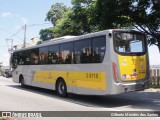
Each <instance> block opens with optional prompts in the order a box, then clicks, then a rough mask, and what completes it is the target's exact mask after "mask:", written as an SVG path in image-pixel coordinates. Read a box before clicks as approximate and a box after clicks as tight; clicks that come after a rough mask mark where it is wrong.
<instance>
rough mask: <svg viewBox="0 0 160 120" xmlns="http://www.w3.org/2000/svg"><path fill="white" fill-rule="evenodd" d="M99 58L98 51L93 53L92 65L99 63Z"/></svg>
mask: <svg viewBox="0 0 160 120" xmlns="http://www.w3.org/2000/svg"><path fill="white" fill-rule="evenodd" d="M100 62H101V57H100V55H99V54H98V51H93V63H100Z"/></svg>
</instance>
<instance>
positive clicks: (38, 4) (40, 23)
mask: <svg viewBox="0 0 160 120" xmlns="http://www.w3.org/2000/svg"><path fill="white" fill-rule="evenodd" d="M55 3H64V4H65V5H67V6H71V1H70V0H0V62H3V65H4V66H8V65H9V56H10V55H9V53H8V47H10V43H11V38H12V39H13V45H17V44H23V40H24V27H23V26H24V25H25V24H27V26H28V27H27V31H26V40H27V42H31V39H32V38H34V37H39V31H40V30H41V29H44V28H48V27H51V26H52V24H51V23H50V22H48V21H45V18H46V13H47V12H48V11H49V10H50V8H51V6H52V5H53V4H55ZM15 34H16V36H15ZM7 39H8V40H7ZM6 40H7V42H6Z"/></svg>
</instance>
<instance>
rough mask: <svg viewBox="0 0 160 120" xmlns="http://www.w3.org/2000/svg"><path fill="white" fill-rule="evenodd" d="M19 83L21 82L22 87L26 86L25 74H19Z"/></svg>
mask: <svg viewBox="0 0 160 120" xmlns="http://www.w3.org/2000/svg"><path fill="white" fill-rule="evenodd" d="M19 83H20V84H21V87H25V83H24V77H23V75H20V76H19Z"/></svg>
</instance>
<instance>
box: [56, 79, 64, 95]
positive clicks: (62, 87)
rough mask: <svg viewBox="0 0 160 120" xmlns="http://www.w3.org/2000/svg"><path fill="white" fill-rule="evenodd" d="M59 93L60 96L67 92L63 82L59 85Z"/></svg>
mask: <svg viewBox="0 0 160 120" xmlns="http://www.w3.org/2000/svg"><path fill="white" fill-rule="evenodd" d="M58 91H59V93H60V94H63V93H64V91H65V86H64V84H63V83H62V82H60V83H59V86H58Z"/></svg>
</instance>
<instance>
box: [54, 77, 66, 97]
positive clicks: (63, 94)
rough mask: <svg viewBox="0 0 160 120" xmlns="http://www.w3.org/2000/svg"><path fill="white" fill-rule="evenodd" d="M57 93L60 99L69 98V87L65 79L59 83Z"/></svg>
mask: <svg viewBox="0 0 160 120" xmlns="http://www.w3.org/2000/svg"><path fill="white" fill-rule="evenodd" d="M56 92H57V94H58V95H59V96H60V97H67V95H68V93H67V86H66V83H65V82H64V80H63V79H59V80H58V81H57V84H56Z"/></svg>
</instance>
